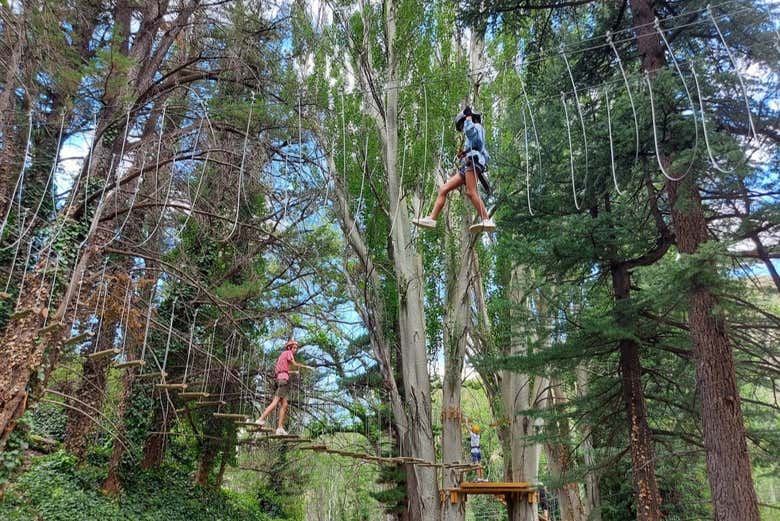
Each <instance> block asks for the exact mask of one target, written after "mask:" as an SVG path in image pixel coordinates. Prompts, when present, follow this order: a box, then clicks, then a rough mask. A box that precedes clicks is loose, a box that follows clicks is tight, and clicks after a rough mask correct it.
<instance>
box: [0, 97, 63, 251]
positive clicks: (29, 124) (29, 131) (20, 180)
mask: <svg viewBox="0 0 780 521" xmlns="http://www.w3.org/2000/svg"><path fill="white" fill-rule="evenodd" d="M32 115H33V113H32V106H30V110H28V111H27V144H26V145H25V146H24V155H23V156H22V168H21V170H20V171H19V176H18V177H17V178H16V184H15V185H14V191H13V192H11V201H12V200H13V199H14V197H15V196H16V191H17V190H19V197H18V203H19V205H18V210H17V215H21V213H22V192H21V190H22V189H23V187H24V170H25V167H26V166H27V157H28V156H29V155H30V145H31V143H32V126H33V123H32ZM63 116H64V114H63ZM20 187H21V188H20ZM9 202H10V201H9ZM13 206H14V205H13V204H9V205H8V210H6V212H5V216H4V217H3V224H2V226H0V237H2V236H3V231H4V230H5V225H6V224H8V217H9V216H10V215H11V208H13ZM22 235H23V234H22V231H21V228H20V229H19V240H21V238H22Z"/></svg>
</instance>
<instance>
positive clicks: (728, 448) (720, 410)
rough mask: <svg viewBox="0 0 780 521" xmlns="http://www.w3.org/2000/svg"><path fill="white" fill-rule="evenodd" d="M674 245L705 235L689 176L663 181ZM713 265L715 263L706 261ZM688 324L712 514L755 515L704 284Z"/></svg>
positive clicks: (732, 392) (727, 353) (736, 413)
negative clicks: (667, 182) (672, 226)
mask: <svg viewBox="0 0 780 521" xmlns="http://www.w3.org/2000/svg"><path fill="white" fill-rule="evenodd" d="M668 186H669V196H670V200H671V204H672V222H673V223H674V229H675V235H676V237H677V246H678V249H679V250H680V252H681V253H683V254H695V253H696V252H697V250H698V248H699V245H701V244H703V243H705V242H706V241H707V239H708V233H707V224H706V221H705V218H704V210H703V208H702V204H701V198H700V196H699V190H698V188H697V187H696V186H695V185H694V183H693V179H692V178H691V177H690V176H689V177H687V178H686V179H684V180H683V181H680V182H672V181H670V182H669V184H668ZM711 268H712V270H713V271H714V270H715V269H716V267H715V266H712V267H711ZM689 303H690V311H689V318H688V325H689V328H690V333H691V338H692V339H693V349H694V354H695V356H696V385H697V388H698V391H699V395H700V397H701V419H702V431H703V432H704V446H705V450H706V452H707V475H708V477H709V481H710V490H711V493H712V501H713V504H714V506H715V519H716V520H718V521H726V520H729V519H740V520H744V521H758V519H759V512H758V498H757V496H756V491H755V488H754V487H753V477H752V473H751V465H750V454H749V453H748V447H747V439H746V435H745V423H744V419H743V416H742V406H741V399H740V396H739V388H738V387H737V377H736V371H735V367H734V355H733V353H732V349H731V340H730V339H729V337H728V333H727V331H726V323H725V318H724V317H723V314H722V311H720V310H719V309H720V299H719V298H718V297H717V296H716V295H715V294H714V293H713V292H712V291H711V290H710V289H709V288H708V287H707V286H705V285H696V286H695V287H694V288H693V290H692V291H691V293H690V294H689Z"/></svg>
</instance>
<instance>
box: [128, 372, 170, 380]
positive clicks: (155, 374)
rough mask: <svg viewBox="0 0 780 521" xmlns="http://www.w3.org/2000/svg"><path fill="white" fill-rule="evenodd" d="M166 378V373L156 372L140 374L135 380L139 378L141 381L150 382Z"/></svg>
mask: <svg viewBox="0 0 780 521" xmlns="http://www.w3.org/2000/svg"><path fill="white" fill-rule="evenodd" d="M166 376H168V373H166V372H165V371H156V372H152V373H141V374H139V375H136V378H140V379H141V380H152V379H154V378H160V379H162V378H165V377H166Z"/></svg>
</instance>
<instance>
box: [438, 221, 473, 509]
mask: <svg viewBox="0 0 780 521" xmlns="http://www.w3.org/2000/svg"><path fill="white" fill-rule="evenodd" d="M451 207H452V206H451ZM456 211H457V210H456ZM447 217H448V219H447V221H448V224H449V225H450V226H448V228H449V229H448V231H447V232H448V233H447V236H448V238H449V240H450V241H451V242H453V243H454V244H453V245H452V247H450V248H448V249H447V250H448V251H449V252H450V254H449V255H448V258H447V261H446V268H445V269H446V272H447V301H446V304H445V317H444V320H445V325H444V378H443V381H442V413H441V419H442V423H441V425H442V441H441V453H442V462H443V463H445V464H446V463H461V462H462V460H463V425H462V420H463V415H462V413H461V409H460V404H461V382H462V372H463V361H464V358H465V355H466V344H467V340H468V336H469V330H470V327H469V324H470V322H469V321H470V318H471V316H470V315H471V314H470V311H471V309H470V306H469V294H468V289H469V274H470V271H471V270H470V267H471V262H470V259H471V256H470V255H469V249H470V248H471V244H472V242H471V235H470V233H469V230H468V222H467V221H466V220H465V218H464V217H462V216H455V215H454V214H453V212H448V214H447ZM461 480H462V476H461V475H460V473H459V472H457V471H455V470H448V469H444V470H443V476H442V484H443V487H444V490H445V491H446V490H448V489H454V488H458V487H459V486H460V481H461ZM445 496H446V494H445ZM465 507H466V505H465V504H464V503H463V502H462V501H461V502H458V503H452V502H450V501H444V502H443V503H442V519H443V520H448V521H462V520H463V519H465V517H466V508H465Z"/></svg>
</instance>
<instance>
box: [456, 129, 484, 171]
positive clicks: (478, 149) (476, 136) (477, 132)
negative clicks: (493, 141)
mask: <svg viewBox="0 0 780 521" xmlns="http://www.w3.org/2000/svg"><path fill="white" fill-rule="evenodd" d="M463 133H464V134H465V135H466V142H465V143H464V144H463V151H464V152H465V153H466V155H465V156H464V157H463V159H462V160H461V161H462V162H463V164H466V165H467V164H468V163H469V161H468V159H469V158H471V157H473V158H475V159H474V160H475V161H477V162H478V163H479V164H480V165H482V167H483V169H484V168H487V164H488V161H490V154H488V151H487V149H486V148H485V128H484V127H483V126H482V125H480V124H479V123H474V122H473V121H471V120H470V119H466V121H465V122H464V123H463Z"/></svg>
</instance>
